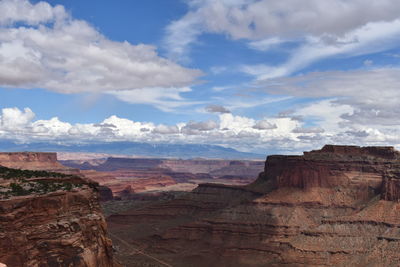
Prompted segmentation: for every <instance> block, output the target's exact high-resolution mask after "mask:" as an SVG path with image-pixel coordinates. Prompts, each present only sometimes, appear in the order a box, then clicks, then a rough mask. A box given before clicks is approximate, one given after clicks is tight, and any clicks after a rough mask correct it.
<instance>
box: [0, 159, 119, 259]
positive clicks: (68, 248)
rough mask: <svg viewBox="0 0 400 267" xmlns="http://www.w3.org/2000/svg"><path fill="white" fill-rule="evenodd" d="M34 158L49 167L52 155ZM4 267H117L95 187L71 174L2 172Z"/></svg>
mask: <svg viewBox="0 0 400 267" xmlns="http://www.w3.org/2000/svg"><path fill="white" fill-rule="evenodd" d="M36 155H37V156H38V157H37V158H36V160H37V159H38V158H40V157H44V158H45V159H46V162H47V159H48V157H47V156H48V155H46V154H45V155H40V154H36ZM33 162H35V161H33ZM17 163H18V164H21V161H20V162H17ZM46 164H47V163H46ZM24 169H25V168H24ZM0 262H1V263H4V264H6V265H7V266H8V267H31V266H32V267H36V266H60V267H61V266H78V267H97V266H99V267H111V266H114V263H113V251H112V243H111V240H110V239H109V238H108V237H107V227H106V222H105V219H104V216H103V214H102V211H101V209H100V206H99V192H98V189H97V184H95V183H93V182H91V181H90V180H88V179H85V178H83V177H81V176H77V175H72V174H65V173H64V174H63V173H56V172H48V171H42V170H40V171H32V170H19V169H11V168H6V167H3V166H0Z"/></svg>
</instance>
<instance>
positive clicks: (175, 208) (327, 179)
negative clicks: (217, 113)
mask: <svg viewBox="0 0 400 267" xmlns="http://www.w3.org/2000/svg"><path fill="white" fill-rule="evenodd" d="M399 181H400V153H399V152H398V151H396V150H395V149H394V148H392V147H357V146H333V145H327V146H325V147H324V148H322V149H321V150H315V151H311V152H305V153H304V155H302V156H269V157H268V158H267V161H266V164H265V170H264V172H263V173H261V174H260V175H259V178H258V179H257V180H256V181H255V182H254V183H253V184H250V185H248V186H245V187H233V186H224V185H213V184H203V185H200V186H199V187H198V188H197V189H195V190H194V191H193V192H192V193H190V194H187V195H184V196H182V197H180V198H178V199H175V200H172V201H169V202H163V203H156V204H154V205H150V206H147V207H145V208H141V209H131V210H128V211H125V212H122V213H120V214H116V215H112V216H110V217H109V218H108V223H109V227H110V228H111V231H112V232H113V233H114V234H116V235H118V236H119V237H120V238H127V240H128V241H129V242H132V244H140V246H141V248H143V249H144V250H145V251H146V252H147V253H150V254H151V255H154V256H156V257H158V258H159V259H162V260H163V261H165V262H168V263H169V264H171V265H173V266H360V267H361V266H399V262H400V254H399V253H398V252H399V251H400V213H399V210H400V202H399V200H400V190H399ZM146 224H150V225H151V227H146ZM120 229H124V230H123V232H122V231H121V230H120ZM126 259H127V262H132V261H135V260H137V259H136V258H134V257H132V256H129V257H126Z"/></svg>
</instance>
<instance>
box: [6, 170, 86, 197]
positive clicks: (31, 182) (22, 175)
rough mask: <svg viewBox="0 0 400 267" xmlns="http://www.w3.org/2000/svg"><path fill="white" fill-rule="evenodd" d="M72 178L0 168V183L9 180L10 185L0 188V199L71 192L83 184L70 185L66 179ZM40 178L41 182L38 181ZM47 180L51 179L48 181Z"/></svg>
mask: <svg viewBox="0 0 400 267" xmlns="http://www.w3.org/2000/svg"><path fill="white" fill-rule="evenodd" d="M73 177H74V176H73V175H68V174H63V173H56V172H48V171H31V170H18V169H11V168H6V167H2V166H0V181H1V179H3V181H7V180H11V181H10V183H4V184H3V185H1V186H0V199H7V198H9V197H11V196H26V195H31V194H38V195H42V194H47V193H50V192H55V191H58V190H63V191H71V190H72V189H74V188H78V187H82V186H83V184H78V183H71V182H70V181H68V179H66V178H73ZM41 178H43V180H40V179H41ZM49 178H53V179H50V180H49ZM63 180H64V181H63ZM65 180H66V181H65Z"/></svg>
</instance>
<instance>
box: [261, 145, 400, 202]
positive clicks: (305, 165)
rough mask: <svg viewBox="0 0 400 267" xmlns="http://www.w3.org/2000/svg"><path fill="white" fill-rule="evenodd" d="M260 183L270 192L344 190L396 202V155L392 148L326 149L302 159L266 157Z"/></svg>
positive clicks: (399, 179) (399, 158) (399, 166)
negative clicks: (269, 185) (270, 188)
mask: <svg viewBox="0 0 400 267" xmlns="http://www.w3.org/2000/svg"><path fill="white" fill-rule="evenodd" d="M264 173H265V174H264V175H262V177H261V179H267V180H270V181H271V182H272V185H273V187H274V188H282V187H292V188H301V189H309V188H316V187H320V188H338V187H340V188H342V189H343V188H345V189H352V190H353V191H357V192H361V191H363V192H375V193H381V198H382V199H385V200H396V201H397V200H400V153H399V152H398V151H396V150H395V149H394V148H393V147H357V146H333V145H326V146H324V147H323V148H322V149H321V150H314V151H311V152H304V155H303V156H278V155H274V156H269V157H268V158H267V161H266V164H265V172H264Z"/></svg>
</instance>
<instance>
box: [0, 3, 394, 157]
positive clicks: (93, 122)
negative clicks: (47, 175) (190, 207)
mask: <svg viewBox="0 0 400 267" xmlns="http://www.w3.org/2000/svg"><path fill="white" fill-rule="evenodd" d="M360 10H362V11H363V12H360ZM399 11H400V3H398V2H397V1H395V0H385V1H378V0H374V1H369V2H368V3H366V2H365V1H361V0H352V1H344V0H332V1H329V2H325V1H317V0H302V1H301V0H282V1H279V3H278V2H276V1H268V0H257V1H256V0H216V1H210V0H185V1H183V0H179V1H178V0H176V1H173V0H169V1H156V0H147V1H128V0H124V1H118V3H114V2H113V3H112V2H110V1H78V0H69V1H62V0H58V1H47V2H45V1H28V0H1V1H0V30H1V31H0V73H2V74H0V109H1V113H0V116H1V117H0V138H1V139H7V140H10V139H11V140H15V141H18V142H33V141H38V140H40V141H43V140H45V141H51V142H87V141H89V140H90V141H96V142H110V141H120V140H124V141H143V142H168V143H207V144H218V145H224V146H229V147H234V148H236V149H239V150H243V151H254V152H261V153H262V152H264V151H268V150H274V151H283V152H286V153H292V152H293V153H294V152H298V151H302V150H305V149H310V148H317V147H319V146H321V145H323V144H325V143H341V144H357V145H394V146H396V147H399V146H400V140H399V133H400V127H399V123H400V120H399V118H400V116H399V115H400V110H399V109H400V108H399V102H400V90H399V89H398V88H400V87H399V85H400V78H399V77H400V76H399V74H400V73H399V72H400V70H399V68H398V61H399V58H400V47H399V45H398V44H399V41H400V16H399V15H398V14H400V12H399Z"/></svg>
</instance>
